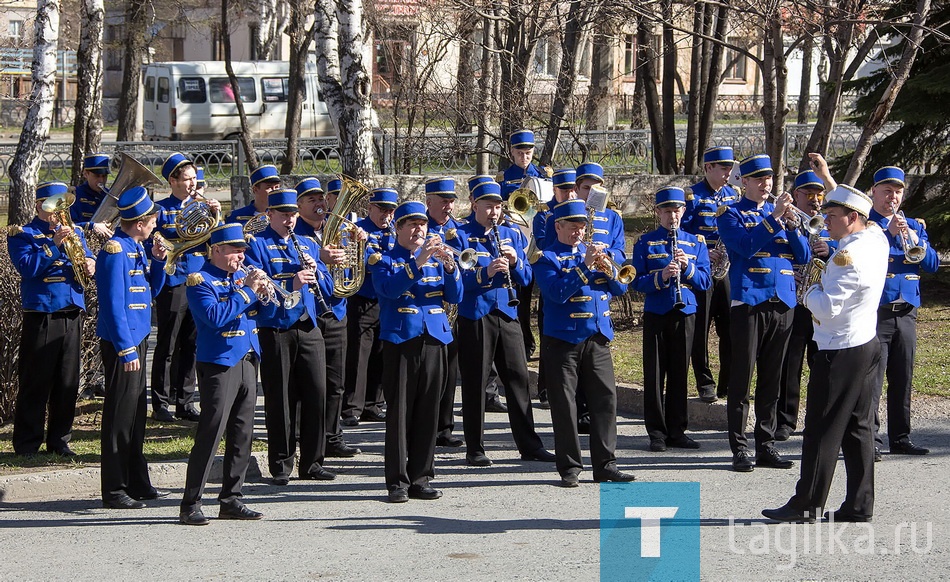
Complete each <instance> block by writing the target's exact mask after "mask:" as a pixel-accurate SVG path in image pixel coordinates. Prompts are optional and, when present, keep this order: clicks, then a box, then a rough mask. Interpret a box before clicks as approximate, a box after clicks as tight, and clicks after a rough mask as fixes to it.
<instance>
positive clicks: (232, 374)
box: [181, 354, 257, 512]
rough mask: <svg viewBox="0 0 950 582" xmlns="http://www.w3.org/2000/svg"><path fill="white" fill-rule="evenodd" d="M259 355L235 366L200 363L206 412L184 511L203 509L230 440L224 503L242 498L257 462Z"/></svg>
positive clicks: (193, 452)
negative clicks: (216, 460)
mask: <svg viewBox="0 0 950 582" xmlns="http://www.w3.org/2000/svg"><path fill="white" fill-rule="evenodd" d="M256 362H257V358H256V357H255V356H254V355H253V354H251V355H249V356H247V357H245V358H244V359H242V360H240V361H239V362H238V363H236V364H234V365H233V366H230V367H228V366H223V365H221V364H211V363H207V362H198V364H197V366H196V368H197V372H198V383H199V385H200V386H201V416H200V418H199V419H198V428H197V429H196V431H195V444H194V446H193V447H192V448H191V454H190V455H189V456H188V472H187V474H186V476H185V491H184V495H183V497H182V500H181V509H182V511H188V512H190V511H192V510H194V509H198V508H200V507H201V496H202V494H203V493H204V489H205V484H207V482H208V474H209V473H210V472H211V464H212V463H213V462H214V456H215V455H216V454H217V452H218V445H219V444H220V443H221V437H222V436H223V437H225V438H224V443H225V444H224V468H223V476H222V480H221V493H220V494H219V495H218V501H220V502H221V503H222V504H227V503H234V502H235V501H238V500H240V499H241V497H242V495H241V487H242V486H243V485H244V477H245V475H246V474H247V466H248V464H249V463H250V460H251V440H252V438H253V436H254V407H255V405H256V404H257V366H256V365H255V363H256Z"/></svg>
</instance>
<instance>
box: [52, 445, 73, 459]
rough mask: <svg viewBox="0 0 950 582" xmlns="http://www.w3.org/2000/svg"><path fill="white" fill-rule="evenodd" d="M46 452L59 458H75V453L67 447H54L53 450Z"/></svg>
mask: <svg viewBox="0 0 950 582" xmlns="http://www.w3.org/2000/svg"><path fill="white" fill-rule="evenodd" d="M47 450H48V451H49V452H51V453H53V454H54V455H59V456H60V457H66V458H69V457H75V456H76V452H75V451H73V450H72V449H71V448H69V445H63V446H61V447H56V448H54V449H47Z"/></svg>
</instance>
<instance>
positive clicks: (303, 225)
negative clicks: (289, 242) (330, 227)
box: [294, 216, 326, 237]
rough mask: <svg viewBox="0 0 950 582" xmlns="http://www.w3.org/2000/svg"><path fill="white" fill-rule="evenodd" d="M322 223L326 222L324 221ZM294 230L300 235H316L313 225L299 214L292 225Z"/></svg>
mask: <svg viewBox="0 0 950 582" xmlns="http://www.w3.org/2000/svg"><path fill="white" fill-rule="evenodd" d="M324 224H326V222H325V221H324ZM294 232H295V233H297V234H298V235H300V236H312V237H316V236H317V230H316V229H315V228H313V225H312V224H310V223H309V222H307V221H306V220H304V219H302V218H300V217H299V216H298V217H297V224H296V225H294Z"/></svg>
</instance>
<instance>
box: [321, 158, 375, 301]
mask: <svg viewBox="0 0 950 582" xmlns="http://www.w3.org/2000/svg"><path fill="white" fill-rule="evenodd" d="M340 181H342V182H343V188H342V189H341V190H340V194H339V196H337V199H336V204H335V205H334V206H333V210H331V211H330V212H329V213H328V215H329V216H327V219H326V222H324V224H323V245H324V246H327V245H332V246H335V247H338V248H342V249H343V250H344V251H345V253H344V256H343V261H342V262H340V263H339V264H336V265H328V268H329V270H330V278H331V279H333V295H335V296H336V297H349V296H351V295H353V294H354V293H356V292H357V291H359V288H360V287H362V286H363V279H364V278H365V277H366V262H365V260H364V256H365V254H366V241H365V240H363V239H362V238H361V237H360V236H359V234H358V231H359V227H358V226H356V224H354V223H353V222H352V221H350V220H348V219H347V218H346V217H347V216H348V215H349V214H350V212H352V211H353V209H354V208H356V205H357V204H358V203H359V202H360V201H361V200H362V199H363V198H365V197H366V196H368V195H369V188H367V187H366V186H365V185H363V184H361V183H360V182H358V181H356V180H354V179H353V178H350V177H349V176H346V175H344V174H340Z"/></svg>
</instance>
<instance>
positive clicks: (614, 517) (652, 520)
mask: <svg viewBox="0 0 950 582" xmlns="http://www.w3.org/2000/svg"><path fill="white" fill-rule="evenodd" d="M600 579H601V580H603V581H609V580H625V581H627V580H699V483H602V484H601V486H600Z"/></svg>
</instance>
